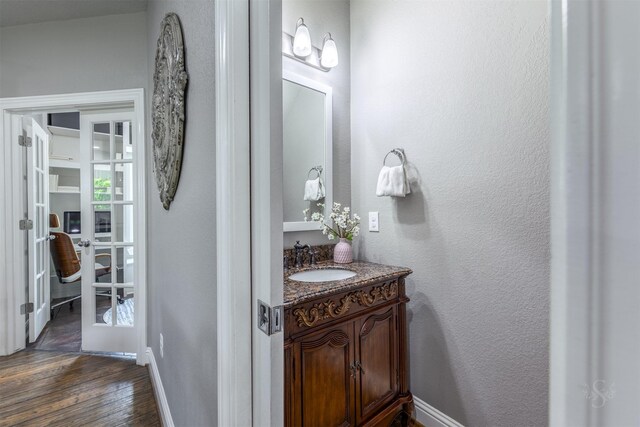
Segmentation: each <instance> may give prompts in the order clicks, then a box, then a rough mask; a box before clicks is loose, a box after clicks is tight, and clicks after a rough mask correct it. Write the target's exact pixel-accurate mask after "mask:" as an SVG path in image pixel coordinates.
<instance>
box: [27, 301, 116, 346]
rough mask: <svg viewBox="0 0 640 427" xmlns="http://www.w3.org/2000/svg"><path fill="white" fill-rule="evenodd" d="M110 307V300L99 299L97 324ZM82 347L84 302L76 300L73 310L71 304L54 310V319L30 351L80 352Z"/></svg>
mask: <svg viewBox="0 0 640 427" xmlns="http://www.w3.org/2000/svg"><path fill="white" fill-rule="evenodd" d="M58 301H60V300H53V301H52V303H53V304H55V303H56V302H58ZM110 307H111V300H110V299H109V298H105V297H100V298H98V300H97V307H96V317H97V319H96V321H97V322H100V321H102V316H103V315H104V313H105V312H106V311H107V310H108V309H109V308H110ZM81 346H82V300H76V301H74V302H73V309H71V308H70V306H69V304H64V305H61V306H60V307H58V308H56V309H55V310H54V317H53V318H52V319H51V321H50V322H49V323H47V326H45V328H44V330H43V331H42V333H41V334H40V336H39V337H38V339H37V341H36V342H34V343H32V344H30V345H29V349H33V350H56V351H69V352H79V351H80V349H81Z"/></svg>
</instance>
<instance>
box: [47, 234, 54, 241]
mask: <svg viewBox="0 0 640 427" xmlns="http://www.w3.org/2000/svg"><path fill="white" fill-rule="evenodd" d="M47 240H49V241H51V240H56V236H54V235H53V234H49V235H48V236H47Z"/></svg>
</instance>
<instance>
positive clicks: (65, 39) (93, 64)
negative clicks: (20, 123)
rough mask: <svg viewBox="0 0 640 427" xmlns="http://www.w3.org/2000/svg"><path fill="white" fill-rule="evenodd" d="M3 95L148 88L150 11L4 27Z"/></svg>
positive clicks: (0, 41)
mask: <svg viewBox="0 0 640 427" xmlns="http://www.w3.org/2000/svg"><path fill="white" fill-rule="evenodd" d="M0 58H1V59H0V96H2V97H10V96H29V95H50V94H58V93H74V92H92V91H99V90H114V89H132V88H146V87H147V84H148V79H147V34H146V14H145V13H133V14H128V15H111V16H100V17H96V18H84V19H75V20H69V21H55V22H43V23H39V24H28V25H19V26H15V27H4V28H1V29H0Z"/></svg>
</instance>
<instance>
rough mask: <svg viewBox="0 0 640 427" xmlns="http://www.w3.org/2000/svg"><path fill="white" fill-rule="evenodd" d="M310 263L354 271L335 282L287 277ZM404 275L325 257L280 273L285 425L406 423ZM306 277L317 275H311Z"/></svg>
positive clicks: (409, 403)
mask: <svg viewBox="0 0 640 427" xmlns="http://www.w3.org/2000/svg"><path fill="white" fill-rule="evenodd" d="M312 269H327V270H334V272H335V270H336V269H343V270H344V269H346V270H350V271H352V272H355V273H356V275H355V276H353V277H349V278H346V279H343V280H333V281H316V282H303V281H298V280H296V281H294V280H291V279H290V277H291V276H293V275H294V274H296V273H299V272H300V271H301V270H312ZM328 273H329V272H328ZM409 274H411V270H409V269H407V268H402V267H392V266H386V265H380V264H372V263H367V262H354V263H352V264H346V265H343V264H334V263H333V262H324V263H319V264H317V265H316V266H312V267H310V268H309V267H308V268H303V269H292V270H289V271H287V272H286V274H285V283H284V316H285V318H284V334H285V336H284V350H285V396H284V397H285V424H286V426H365V425H366V426H389V425H394V426H395V425H408V424H410V423H411V422H412V420H413V417H414V407H413V398H412V395H411V393H410V391H409V385H408V379H409V372H408V361H407V326H406V325H407V321H406V303H407V302H408V301H409V299H408V298H407V296H406V294H405V283H404V279H405V277H406V276H408V275H409ZM296 277H300V275H298V276H296ZM302 277H304V276H302ZM308 277H313V280H321V279H322V277H321V276H320V277H318V275H317V274H316V273H314V275H310V276H308ZM327 277H330V276H327ZM334 277H335V274H334ZM309 280H311V279H309Z"/></svg>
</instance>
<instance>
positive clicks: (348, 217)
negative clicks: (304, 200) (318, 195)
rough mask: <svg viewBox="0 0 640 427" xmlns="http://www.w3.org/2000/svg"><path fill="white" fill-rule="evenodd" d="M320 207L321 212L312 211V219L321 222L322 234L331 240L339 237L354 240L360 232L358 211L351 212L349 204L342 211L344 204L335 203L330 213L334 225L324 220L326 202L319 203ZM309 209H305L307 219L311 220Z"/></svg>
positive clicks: (305, 218)
mask: <svg viewBox="0 0 640 427" xmlns="http://www.w3.org/2000/svg"><path fill="white" fill-rule="evenodd" d="M318 207H320V212H314V213H312V214H311V220H312V221H315V222H318V223H319V224H320V229H321V230H322V234H324V235H326V236H327V237H328V238H329V240H334V239H335V238H336V237H337V238H339V239H347V240H349V241H352V240H353V238H354V237H356V236H357V235H358V234H360V217H359V216H358V214H356V213H354V214H351V208H350V207H349V206H345V207H344V208H343V209H342V211H340V208H342V205H341V204H340V203H334V204H333V208H332V209H331V213H330V214H329V218H330V219H331V222H332V223H333V226H330V225H328V224H326V223H325V222H324V219H325V217H324V203H318ZM309 211H310V209H309V208H307V209H305V210H304V211H303V212H304V220H305V221H309Z"/></svg>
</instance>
